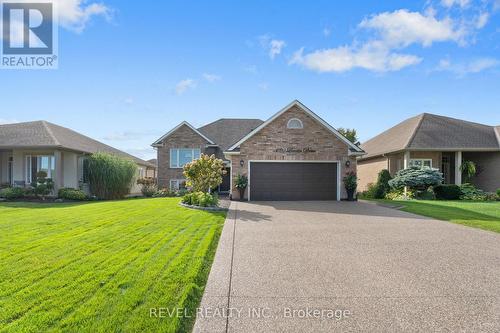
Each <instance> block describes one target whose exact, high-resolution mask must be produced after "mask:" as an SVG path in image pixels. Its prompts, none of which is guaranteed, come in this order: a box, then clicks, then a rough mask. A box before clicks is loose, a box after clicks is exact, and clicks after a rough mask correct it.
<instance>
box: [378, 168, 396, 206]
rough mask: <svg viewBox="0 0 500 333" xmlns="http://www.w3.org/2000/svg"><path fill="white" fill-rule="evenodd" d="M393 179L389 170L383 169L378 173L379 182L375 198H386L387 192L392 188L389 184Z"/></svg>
mask: <svg viewBox="0 0 500 333" xmlns="http://www.w3.org/2000/svg"><path fill="white" fill-rule="evenodd" d="M391 179H392V177H391V174H390V173H389V170H387V169H383V170H381V171H380V172H379V173H378V177H377V183H376V187H375V192H374V197H375V199H383V198H385V194H386V193H388V192H389V191H390V190H391V187H390V186H389V181H390V180H391Z"/></svg>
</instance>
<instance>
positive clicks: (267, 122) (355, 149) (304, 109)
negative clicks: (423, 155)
mask: <svg viewBox="0 0 500 333" xmlns="http://www.w3.org/2000/svg"><path fill="white" fill-rule="evenodd" d="M293 106H297V107H299V108H300V109H301V110H302V111H304V112H305V113H307V114H308V115H310V116H311V117H312V118H314V119H315V120H316V121H317V122H319V123H320V124H321V125H323V126H324V127H325V128H326V129H328V130H329V131H330V132H332V133H333V134H334V135H336V136H337V137H338V138H339V139H340V140H342V141H343V142H344V143H345V144H346V145H347V146H348V147H349V148H351V149H352V150H353V151H354V152H357V153H364V151H363V149H361V148H360V147H358V146H357V145H355V144H354V143H352V142H351V141H349V140H348V139H347V138H346V137H345V136H343V135H342V134H340V133H339V132H338V131H337V130H336V129H335V128H333V127H332V126H331V125H330V124H328V123H327V122H326V121H324V120H323V119H322V118H321V117H319V116H318V115H317V114H316V113H314V112H313V111H312V110H311V109H309V108H308V107H307V106H305V105H304V104H302V103H301V102H300V101H299V100H297V99H294V100H293V101H292V102H291V103H289V104H288V105H286V106H285V107H284V108H282V109H281V110H280V111H278V112H276V113H275V114H274V115H273V116H271V117H270V118H269V119H267V120H266V121H265V122H263V123H262V124H261V125H260V126H259V127H257V128H256V129H254V130H253V131H251V132H250V133H248V134H247V135H246V136H244V137H243V138H242V139H241V140H240V141H238V142H236V143H235V144H234V145H232V146H231V147H229V149H228V151H232V150H234V149H236V148H238V147H239V146H240V145H241V144H242V143H243V142H245V141H247V140H248V139H250V138H251V137H252V136H254V135H255V134H256V133H258V132H259V131H260V130H262V129H263V128H264V127H266V126H267V125H268V124H270V123H271V122H272V121H274V120H275V119H276V118H278V117H279V116H281V115H282V114H284V113H285V112H286V111H288V110H289V109H290V108H292V107H293Z"/></svg>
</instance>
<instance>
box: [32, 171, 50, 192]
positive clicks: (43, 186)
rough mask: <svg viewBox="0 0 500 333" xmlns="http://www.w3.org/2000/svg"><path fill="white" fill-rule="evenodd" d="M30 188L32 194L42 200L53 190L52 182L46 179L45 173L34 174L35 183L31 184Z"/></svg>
mask: <svg viewBox="0 0 500 333" xmlns="http://www.w3.org/2000/svg"><path fill="white" fill-rule="evenodd" d="M31 186H32V187H33V193H34V194H35V195H36V196H37V197H42V199H44V198H45V196H46V195H49V194H50V193H51V192H52V190H53V189H54V181H53V180H52V178H47V172H46V171H38V172H37V173H36V181H35V182H33V183H31Z"/></svg>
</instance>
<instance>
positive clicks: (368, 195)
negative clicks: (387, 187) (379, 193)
mask: <svg viewBox="0 0 500 333" xmlns="http://www.w3.org/2000/svg"><path fill="white" fill-rule="evenodd" d="M376 189H377V185H376V184H373V183H369V184H368V189H367V190H366V191H363V192H360V193H358V198H359V199H374V198H375V190H376Z"/></svg>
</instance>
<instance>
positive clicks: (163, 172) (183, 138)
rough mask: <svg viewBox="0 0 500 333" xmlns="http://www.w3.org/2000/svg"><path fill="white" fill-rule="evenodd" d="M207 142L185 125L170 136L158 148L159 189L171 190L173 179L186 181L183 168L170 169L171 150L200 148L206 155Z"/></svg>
mask: <svg viewBox="0 0 500 333" xmlns="http://www.w3.org/2000/svg"><path fill="white" fill-rule="evenodd" d="M207 144H209V142H207V140H205V139H204V138H203V137H201V136H200V135H199V134H198V133H196V132H195V131H193V130H192V129H191V128H189V126H186V125H183V126H181V127H179V128H178V129H177V131H175V132H174V133H172V134H170V135H169V136H168V137H167V138H165V140H163V145H162V146H161V147H158V148H157V155H158V187H159V188H169V187H170V185H169V184H170V180H171V179H184V176H183V175H182V168H176V169H173V168H170V149H172V148H199V149H200V151H201V152H202V153H205V147H206V145H207Z"/></svg>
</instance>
